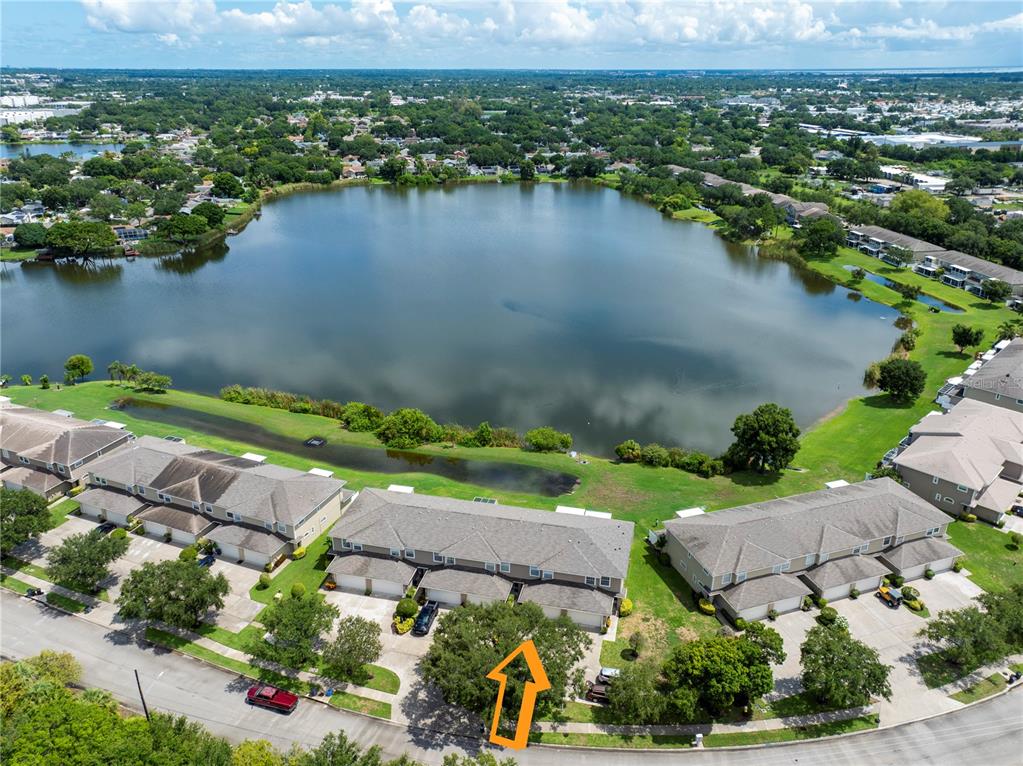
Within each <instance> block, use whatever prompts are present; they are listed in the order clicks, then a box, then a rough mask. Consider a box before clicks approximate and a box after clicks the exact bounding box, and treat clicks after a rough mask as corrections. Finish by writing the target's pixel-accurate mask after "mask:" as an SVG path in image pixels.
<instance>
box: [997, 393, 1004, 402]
mask: <svg viewBox="0 0 1023 766" xmlns="http://www.w3.org/2000/svg"><path fill="white" fill-rule="evenodd" d="M1001 398H1002V395H1001V394H995V401H996V402H997V401H998V400H999V399H1001Z"/></svg>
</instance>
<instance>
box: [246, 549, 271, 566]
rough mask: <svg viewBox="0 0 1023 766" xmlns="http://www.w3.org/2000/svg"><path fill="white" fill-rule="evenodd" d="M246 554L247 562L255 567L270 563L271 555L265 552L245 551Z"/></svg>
mask: <svg viewBox="0 0 1023 766" xmlns="http://www.w3.org/2000/svg"><path fill="white" fill-rule="evenodd" d="M243 553H244V554H245V563H246V564H248V565H250V566H254V567H263V566H266V565H267V564H269V563H270V557H269V556H268V555H267V554H265V553H256V552H255V551H243Z"/></svg>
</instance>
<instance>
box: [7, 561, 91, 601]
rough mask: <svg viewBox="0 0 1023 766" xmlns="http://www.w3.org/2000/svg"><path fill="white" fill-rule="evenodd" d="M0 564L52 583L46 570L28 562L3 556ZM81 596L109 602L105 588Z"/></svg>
mask: <svg viewBox="0 0 1023 766" xmlns="http://www.w3.org/2000/svg"><path fill="white" fill-rule="evenodd" d="M0 563H2V564H3V565H4V566H5V567H9V568H10V569H16V570H17V571H19V572H24V573H25V574H27V575H32V576H33V577H38V578H39V579H40V580H46V582H53V578H52V577H50V574H49V572H47V571H46V569H44V568H43V567H41V566H39V565H38V564H33V563H31V562H29V561H22V560H21V559H17V558H15V557H14V556H4V557H3V558H2V559H0ZM54 585H61V586H62V587H64V588H67V589H68V590H77V589H76V588H72V587H70V586H68V585H64V584H63V583H54ZM78 592H81V591H78ZM82 595H83V596H92V598H98V599H99V600H100V601H110V594H109V593H108V592H107V590H106V589H105V588H104V589H103V590H101V591H100V592H99V593H96V594H88V593H82Z"/></svg>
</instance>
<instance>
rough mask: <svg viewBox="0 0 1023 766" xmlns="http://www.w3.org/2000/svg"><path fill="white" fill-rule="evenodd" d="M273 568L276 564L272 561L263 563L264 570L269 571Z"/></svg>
mask: <svg viewBox="0 0 1023 766" xmlns="http://www.w3.org/2000/svg"><path fill="white" fill-rule="evenodd" d="M273 568H274V565H273V564H272V563H270V562H269V561H268V562H266V563H265V564H263V571H264V572H269V571H270V570H271V569H273Z"/></svg>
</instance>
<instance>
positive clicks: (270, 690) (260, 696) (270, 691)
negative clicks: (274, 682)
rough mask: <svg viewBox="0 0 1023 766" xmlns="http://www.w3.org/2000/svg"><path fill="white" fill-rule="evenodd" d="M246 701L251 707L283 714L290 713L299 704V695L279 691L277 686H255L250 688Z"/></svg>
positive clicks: (282, 690)
mask: <svg viewBox="0 0 1023 766" xmlns="http://www.w3.org/2000/svg"><path fill="white" fill-rule="evenodd" d="M245 701H246V702H248V703H249V704H250V705H259V706H260V707H266V708H270V709H271V710H278V711H280V712H282V713H290V712H291V711H292V710H294V709H295V706H296V705H297V704H298V695H295V694H292V693H291V692H286V691H284V689H278V688H277V687H276V686H268V685H267V684H255V685H254V686H250V687H249V691H248V692H247V693H246V695H245Z"/></svg>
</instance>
